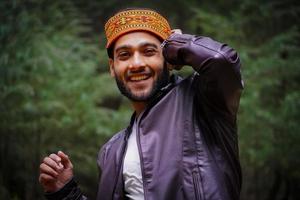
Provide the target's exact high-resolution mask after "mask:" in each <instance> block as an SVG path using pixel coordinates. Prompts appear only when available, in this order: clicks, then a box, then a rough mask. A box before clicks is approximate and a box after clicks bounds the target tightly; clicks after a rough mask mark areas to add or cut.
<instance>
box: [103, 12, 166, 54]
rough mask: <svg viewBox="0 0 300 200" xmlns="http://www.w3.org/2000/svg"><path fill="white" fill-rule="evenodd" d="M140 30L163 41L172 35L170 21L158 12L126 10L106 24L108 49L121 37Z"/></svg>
mask: <svg viewBox="0 0 300 200" xmlns="http://www.w3.org/2000/svg"><path fill="white" fill-rule="evenodd" d="M139 30H141V31H149V32H151V33H153V34H155V35H156V36H158V37H160V38H161V39H163V40H165V39H167V38H168V37H169V36H170V34H171V28H170V25H169V23H168V21H167V20H166V19H165V18H164V17H163V16H161V15H160V14H158V13H157V12H155V11H152V10H146V9H134V10H126V11H122V12H118V13H117V14H115V15H114V16H113V17H111V18H110V19H109V20H108V21H107V22H106V24H105V34H106V38H107V43H106V48H109V47H110V45H111V44H112V43H113V42H114V41H115V40H116V39H117V38H118V37H120V36H121V35H123V34H125V33H128V32H132V31H139Z"/></svg>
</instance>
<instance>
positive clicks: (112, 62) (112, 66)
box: [108, 58, 115, 77]
mask: <svg viewBox="0 0 300 200" xmlns="http://www.w3.org/2000/svg"><path fill="white" fill-rule="evenodd" d="M108 64H109V71H110V75H111V76H112V77H115V70H114V60H113V59H112V58H109V60H108Z"/></svg>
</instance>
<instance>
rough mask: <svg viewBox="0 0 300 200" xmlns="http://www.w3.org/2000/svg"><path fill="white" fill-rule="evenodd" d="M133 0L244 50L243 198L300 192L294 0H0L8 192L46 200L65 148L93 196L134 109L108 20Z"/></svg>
mask: <svg viewBox="0 0 300 200" xmlns="http://www.w3.org/2000/svg"><path fill="white" fill-rule="evenodd" d="M135 6H138V7H149V8H154V9H156V10H158V11H160V12H161V13H162V14H163V15H164V16H166V17H167V18H168V19H169V20H170V22H171V24H172V27H173V28H181V29H182V30H183V31H184V32H186V33H191V34H198V35H205V36H210V37H212V38H214V39H216V40H219V41H222V42H226V43H228V44H230V46H232V47H234V48H235V49H236V50H237V51H238V52H239V53H240V56H241V59H242V63H243V69H242V73H243V78H244V81H245V90H244V93H243V96H242V99H241V103H240V110H239V145H240V158H241V163H242V168H243V190H242V194H241V199H243V200H260V199H262V200H286V199H292V200H296V199H300V196H299V191H300V185H299V184H300V183H299V180H300V170H299V167H300V165H299V164H300V163H299V155H300V149H299V144H300V126H299V119H300V100H299V99H300V90H299V88H300V87H299V86H300V37H299V36H300V29H299V28H300V27H299V24H300V20H299V19H300V16H299V15H300V4H299V1H296V0H227V1H225V0H224V1H222V0H215V1H210V0H202V1H201V0H186V1H182V0H174V1H159V0H151V1H143V0H135V1H133V0H132V1H129V0H106V1H103V0H98V1H91V0H89V1H87V0H63V1H59V0H52V1H46V0H23V1H22V0H0V17H1V18H0V20H1V23H0V40H1V48H0V159H1V160H0V170H1V171H0V199H13V200H17V199H25V200H35V199H43V191H42V188H41V187H40V185H39V183H38V175H39V165H40V162H41V159H42V158H43V157H44V156H45V155H48V154H49V153H51V152H56V151H58V150H63V151H65V152H66V153H67V154H69V155H70V157H71V159H72V161H73V164H74V166H75V174H76V178H77V180H78V181H79V183H80V186H81V187H82V189H83V191H84V192H85V194H87V195H88V196H89V197H90V199H95V195H96V188H97V179H98V171H97V166H96V156H97V152H98V150H99V148H100V147H101V145H102V144H103V143H104V142H105V141H107V140H108V139H109V138H110V137H111V136H112V135H113V134H114V133H115V132H117V131H118V130H120V129H121V128H123V127H125V126H126V125H127V123H128V122H129V117H130V115H131V112H132V111H131V108H130V104H129V102H128V101H127V100H126V99H125V98H123V97H122V96H121V95H120V94H119V91H118V89H117V87H116V86H115V82H114V80H113V79H112V78H110V76H109V74H108V62H107V56H106V51H105V49H104V45H105V38H104V34H103V25H104V23H105V20H106V19H107V17H108V16H110V15H111V14H112V13H113V12H114V11H116V10H119V9H121V8H124V7H135ZM184 72H185V71H183V72H182V74H183V75H185V74H186V73H184Z"/></svg>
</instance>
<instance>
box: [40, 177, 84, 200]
mask: <svg viewBox="0 0 300 200" xmlns="http://www.w3.org/2000/svg"><path fill="white" fill-rule="evenodd" d="M45 197H46V199H48V200H87V198H86V197H85V196H84V195H83V194H82V192H81V190H80V188H79V187H78V185H77V183H76V181H75V180H74V178H72V179H71V180H70V181H69V182H68V183H67V184H66V185H65V186H64V187H63V188H61V189H60V190H58V191H57V192H52V193H47V192H46V193H45Z"/></svg>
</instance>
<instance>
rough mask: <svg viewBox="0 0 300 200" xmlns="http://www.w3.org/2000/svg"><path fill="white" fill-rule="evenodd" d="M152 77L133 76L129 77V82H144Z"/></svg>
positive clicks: (144, 75) (143, 75)
mask: <svg viewBox="0 0 300 200" xmlns="http://www.w3.org/2000/svg"><path fill="white" fill-rule="evenodd" d="M150 76H151V75H146V74H141V75H138V74H137V75H133V76H130V77H128V80H129V81H143V80H146V79H148V78H149V77H150Z"/></svg>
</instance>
